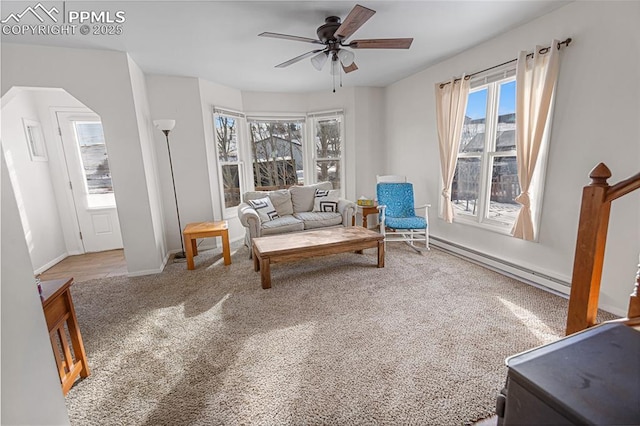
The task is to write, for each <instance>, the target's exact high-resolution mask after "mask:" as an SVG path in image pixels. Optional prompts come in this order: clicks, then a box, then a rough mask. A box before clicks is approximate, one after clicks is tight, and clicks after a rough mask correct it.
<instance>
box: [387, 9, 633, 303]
mask: <svg viewBox="0 0 640 426" xmlns="http://www.w3.org/2000/svg"><path fill="white" fill-rule="evenodd" d="M638 22H640V3H639V2H573V3H570V4H569V5H567V6H565V7H562V8H560V9H558V10H556V11H554V12H552V13H550V14H548V15H545V16H543V17H541V18H539V19H537V20H535V21H532V22H530V23H528V24H526V25H523V26H521V27H518V28H516V29H514V30H512V31H510V32H508V33H506V34H504V35H501V36H499V37H496V38H495V39H493V40H491V41H489V42H486V43H483V44H482V45H480V46H478V47H475V48H473V49H470V50H468V51H466V52H464V53H462V54H460V55H457V56H455V57H453V58H451V59H449V60H446V61H444V62H442V63H440V64H438V65H435V66H433V67H431V68H428V69H426V70H424V71H422V72H420V73H418V74H415V75H412V76H410V77H408V78H406V79H404V80H401V81H399V82H397V83H395V84H393V85H391V86H389V87H388V88H387V90H386V97H387V103H386V117H387V120H388V125H387V128H386V135H387V142H388V143H389V145H390V146H392V147H395V148H394V149H389V150H387V152H386V169H387V170H388V171H389V172H395V171H397V170H407V171H408V173H407V174H408V175H409V177H410V179H411V180H412V181H413V182H414V184H415V191H416V198H417V200H416V202H417V203H422V202H431V203H433V204H437V203H439V202H440V199H439V192H440V191H439V189H440V182H441V178H440V166H439V160H438V159H439V153H438V141H437V133H436V120H435V100H434V85H435V84H436V83H438V82H441V81H446V80H448V79H450V78H451V77H453V76H459V75H461V74H462V73H470V72H474V71H477V70H481V69H484V68H486V67H489V66H492V65H495V64H499V63H502V62H504V61H507V60H510V59H512V58H514V57H516V56H517V53H518V51H519V50H533V48H534V46H535V45H536V44H540V45H548V44H549V42H550V41H551V39H552V38H557V39H559V40H563V39H565V38H566V37H572V38H573V40H574V41H573V42H572V43H571V45H570V46H569V47H568V48H565V49H563V50H562V52H561V70H560V77H559V82H558V86H557V89H558V91H557V98H556V105H555V113H554V117H553V120H554V121H553V129H552V133H551V145H550V152H549V162H548V168H547V176H546V189H545V194H544V200H543V214H542V218H541V225H540V234H539V242H538V243H533V242H527V241H522V240H519V239H515V238H512V237H510V236H505V235H501V234H498V233H494V232H490V231H486V230H483V229H479V228H475V227H471V226H465V225H461V224H459V223H458V224H457V223H454V224H446V223H445V222H444V221H442V220H441V219H438V220H434V219H435V214H434V215H433V216H434V217H432V223H431V225H432V228H431V232H432V234H433V235H435V236H437V237H440V238H442V239H444V240H447V241H451V242H454V243H457V244H460V245H462V246H466V247H468V248H471V249H474V250H477V251H480V252H483V253H486V254H488V255H491V256H496V257H499V258H502V259H505V260H507V261H510V262H513V263H515V264H518V265H521V266H524V267H527V268H530V269H533V270H535V271H538V272H541V273H544V274H548V275H550V276H552V277H555V278H559V279H561V280H564V281H566V282H569V281H570V277H571V272H572V267H573V256H574V249H575V240H576V232H577V226H578V215H579V209H580V199H581V193H582V187H583V186H584V185H586V184H588V182H589V180H588V177H587V175H588V173H589V171H590V170H591V168H592V167H594V166H595V165H596V164H597V163H599V162H601V161H602V162H604V163H606V164H607V165H608V166H609V167H610V168H611V170H612V172H613V177H612V179H611V180H610V182H612V183H613V182H617V181H619V180H621V179H623V178H626V177H628V176H630V175H632V174H634V173H637V172H638V164H640V161H639V160H640V128H639V126H638V117H640V83H639V81H638V79H637V78H636V77H637V76H638V75H640V54H639V53H640V50H639V46H640V31H639V30H638V28H639V27H638ZM434 210H435V209H434ZM639 213H640V194H638V193H637V192H636V193H634V194H633V195H631V196H627V198H626V199H621V200H618V201H616V202H614V204H613V209H612V214H611V225H610V227H609V238H608V246H607V253H606V257H605V266H604V273H603V284H602V288H601V298H600V306H602V307H604V308H607V309H609V310H610V311H612V312H615V313H619V314H623V313H625V312H626V308H627V303H628V295H629V293H630V291H631V289H632V282H633V277H634V275H635V270H636V264H637V256H638V252H640V238H638V236H639V235H640V214H639Z"/></svg>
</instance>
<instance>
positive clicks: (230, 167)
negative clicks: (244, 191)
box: [222, 164, 240, 208]
mask: <svg viewBox="0 0 640 426" xmlns="http://www.w3.org/2000/svg"><path fill="white" fill-rule="evenodd" d="M222 183H223V185H224V206H225V208H229V207H235V206H237V205H238V204H240V173H239V167H238V165H237V164H226V165H223V166H222Z"/></svg>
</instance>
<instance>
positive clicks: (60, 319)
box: [40, 278, 91, 395]
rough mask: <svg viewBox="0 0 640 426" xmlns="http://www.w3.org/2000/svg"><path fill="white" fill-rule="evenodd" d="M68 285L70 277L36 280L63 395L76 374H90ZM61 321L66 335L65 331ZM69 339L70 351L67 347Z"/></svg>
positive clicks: (71, 282)
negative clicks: (40, 289) (38, 281)
mask: <svg viewBox="0 0 640 426" xmlns="http://www.w3.org/2000/svg"><path fill="white" fill-rule="evenodd" d="M71 284H73V278H67V279H62V280H50V281H42V282H41V283H40V285H41V286H42V294H41V295H40V298H41V300H42V309H43V310H44V317H45V319H46V321H47V328H48V329H49V338H50V339H51V347H52V348H53V355H54V357H55V359H56V365H57V366H58V373H59V374H60V383H61V384H62V393H63V394H64V395H66V394H67V392H69V389H71V386H72V385H73V383H74V382H75V381H76V378H77V377H78V376H80V377H82V378H85V377H88V376H89V374H91V373H90V371H89V364H87V355H86V354H85V352H84V344H83V343H82V336H81V335H80V328H79V327H78V320H77V318H76V311H75V309H74V307H73V300H72V299H71ZM65 324H66V326H67V331H68V332H69V333H68V334H67V332H66V331H65ZM69 340H70V341H71V348H73V354H72V353H71V348H70V347H69Z"/></svg>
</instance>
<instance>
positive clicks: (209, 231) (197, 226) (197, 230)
mask: <svg viewBox="0 0 640 426" xmlns="http://www.w3.org/2000/svg"><path fill="white" fill-rule="evenodd" d="M182 235H183V236H184V246H185V250H186V252H187V253H186V255H187V269H194V268H195V263H194V261H193V256H197V255H198V244H197V242H196V240H197V239H198V238H210V237H222V255H223V257H224V264H225V265H231V250H230V249H229V224H228V223H227V221H226V220H221V221H218V222H195V223H189V224H187V226H185V228H184V231H183V232H182Z"/></svg>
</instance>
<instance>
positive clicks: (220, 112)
mask: <svg viewBox="0 0 640 426" xmlns="http://www.w3.org/2000/svg"><path fill="white" fill-rule="evenodd" d="M220 116H223V117H224V116H226V117H230V118H233V119H234V120H235V121H236V132H237V133H236V137H237V148H238V159H237V160H236V161H222V160H220V155H219V152H218V134H217V127H216V123H217V118H218V117H220ZM245 129H246V119H245V116H244V114H242V113H239V112H236V111H232V110H227V109H221V108H214V109H213V148H214V152H215V162H216V169H217V173H218V194H219V198H220V207H221V210H222V217H223V219H230V218H234V217H238V207H237V206H232V207H227V206H226V202H225V199H224V179H223V176H222V168H223V166H226V165H237V166H238V180H239V187H240V197H242V194H244V193H245V192H246V191H247V185H246V182H248V181H247V176H246V168H245V161H246V158H245V157H246V155H245V153H244V151H245V144H244V139H245V135H244V131H245ZM240 201H241V202H242V199H241V200H240Z"/></svg>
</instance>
